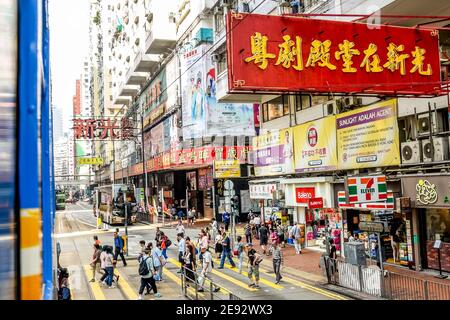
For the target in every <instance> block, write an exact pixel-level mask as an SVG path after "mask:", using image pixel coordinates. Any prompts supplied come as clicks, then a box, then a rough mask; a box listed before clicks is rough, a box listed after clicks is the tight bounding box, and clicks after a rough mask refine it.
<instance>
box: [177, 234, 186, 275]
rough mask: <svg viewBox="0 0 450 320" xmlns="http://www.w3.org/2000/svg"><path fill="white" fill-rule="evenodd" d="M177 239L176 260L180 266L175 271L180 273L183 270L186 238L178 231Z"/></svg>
mask: <svg viewBox="0 0 450 320" xmlns="http://www.w3.org/2000/svg"><path fill="white" fill-rule="evenodd" d="M177 241H178V262H180V263H181V268H180V270H179V271H177V273H181V272H182V271H183V265H184V251H185V249H186V240H185V239H184V235H183V234H181V233H179V234H178V235H177Z"/></svg>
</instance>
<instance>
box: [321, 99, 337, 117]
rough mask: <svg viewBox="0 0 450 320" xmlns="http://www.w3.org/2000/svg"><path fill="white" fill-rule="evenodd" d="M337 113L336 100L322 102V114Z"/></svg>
mask: <svg viewBox="0 0 450 320" xmlns="http://www.w3.org/2000/svg"><path fill="white" fill-rule="evenodd" d="M338 113H339V109H338V107H337V104H336V101H328V102H326V103H324V104H323V115H324V117H326V116H331V115H335V114H338Z"/></svg>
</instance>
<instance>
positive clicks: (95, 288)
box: [84, 265, 106, 300]
mask: <svg viewBox="0 0 450 320" xmlns="http://www.w3.org/2000/svg"><path fill="white" fill-rule="evenodd" d="M84 273H85V274H86V278H87V279H91V273H92V270H91V266H90V265H85V266H84ZM89 285H90V286H91V291H92V294H93V295H94V298H95V300H106V298H105V294H104V293H103V291H102V289H101V288H100V284H99V283H98V282H89Z"/></svg>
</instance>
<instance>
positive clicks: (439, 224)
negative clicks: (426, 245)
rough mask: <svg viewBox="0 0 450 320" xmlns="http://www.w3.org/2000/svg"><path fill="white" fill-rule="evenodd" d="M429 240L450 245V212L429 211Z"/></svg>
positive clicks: (427, 221)
mask: <svg viewBox="0 0 450 320" xmlns="http://www.w3.org/2000/svg"><path fill="white" fill-rule="evenodd" d="M426 225H427V240H428V241H435V240H441V241H442V242H446V243H450V210H448V209H427V213H426Z"/></svg>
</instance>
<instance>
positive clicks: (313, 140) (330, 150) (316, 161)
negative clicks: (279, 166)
mask: <svg viewBox="0 0 450 320" xmlns="http://www.w3.org/2000/svg"><path fill="white" fill-rule="evenodd" d="M294 141H295V146H294V151H295V171H296V172H311V171H331V170H336V169H337V155H336V117H334V116H332V117H327V118H323V119H320V120H316V121H311V122H307V123H305V124H301V125H299V126H296V127H294Z"/></svg>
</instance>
